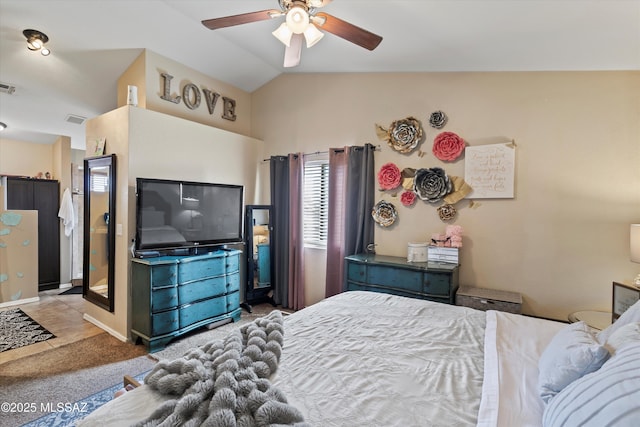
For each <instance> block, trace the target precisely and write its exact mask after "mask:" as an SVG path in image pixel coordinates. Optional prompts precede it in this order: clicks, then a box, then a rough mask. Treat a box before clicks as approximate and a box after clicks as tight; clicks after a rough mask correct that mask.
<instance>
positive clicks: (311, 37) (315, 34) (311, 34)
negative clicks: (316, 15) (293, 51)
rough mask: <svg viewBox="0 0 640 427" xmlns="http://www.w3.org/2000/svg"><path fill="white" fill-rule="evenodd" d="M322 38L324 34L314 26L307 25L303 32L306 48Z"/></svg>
mask: <svg viewBox="0 0 640 427" xmlns="http://www.w3.org/2000/svg"><path fill="white" fill-rule="evenodd" d="M323 37H324V33H323V32H322V31H320V30H318V29H317V28H316V26H315V25H313V24H309V26H308V27H307V29H306V30H304V39H305V40H306V41H307V48H310V47H311V46H313V45H315V44H316V43H318V42H319V41H320V40H321V39H322V38H323Z"/></svg>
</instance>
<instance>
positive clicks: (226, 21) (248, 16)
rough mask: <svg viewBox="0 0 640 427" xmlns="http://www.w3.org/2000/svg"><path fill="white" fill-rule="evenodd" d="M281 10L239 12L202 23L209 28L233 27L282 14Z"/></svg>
mask: <svg viewBox="0 0 640 427" xmlns="http://www.w3.org/2000/svg"><path fill="white" fill-rule="evenodd" d="M282 14H283V13H282V11H280V10H276V9H268V10H261V11H259V12H249V13H241V14H240V15H232V16H225V17H222V18H213V19H206V20H204V21H202V25H204V26H205V27H207V28H209V29H210V30H217V29H219V28H225V27H233V26H234V25H241V24H249V23H251V22H258V21H266V20H267V19H271V18H275V17H277V16H282Z"/></svg>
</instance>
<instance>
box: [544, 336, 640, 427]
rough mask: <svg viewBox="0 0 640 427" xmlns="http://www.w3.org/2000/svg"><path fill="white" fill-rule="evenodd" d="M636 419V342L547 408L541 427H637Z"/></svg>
mask: <svg viewBox="0 0 640 427" xmlns="http://www.w3.org/2000/svg"><path fill="white" fill-rule="evenodd" d="M638 420H640V342H636V343H632V344H630V345H625V346H624V347H622V348H620V349H619V350H618V351H617V352H616V354H615V356H613V357H612V358H611V359H609V360H608V361H607V362H606V363H605V364H604V365H602V367H601V368H600V369H599V370H597V371H596V372H593V373H591V374H588V375H585V376H584V377H582V378H580V379H578V380H576V381H574V382H573V383H571V384H570V385H568V386H567V387H566V388H565V389H564V390H562V391H561V392H560V393H558V395H556V397H554V398H553V399H552V400H551V402H549V404H548V405H547V407H546V408H545V411H544V415H543V417H542V425H543V426H544V427H573V426H581V427H603V426H616V427H637V426H638V425H639V423H638Z"/></svg>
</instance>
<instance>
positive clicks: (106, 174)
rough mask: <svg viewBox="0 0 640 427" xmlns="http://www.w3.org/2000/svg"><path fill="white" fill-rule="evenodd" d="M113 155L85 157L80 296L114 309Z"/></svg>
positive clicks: (114, 165) (114, 182)
mask: <svg viewBox="0 0 640 427" xmlns="http://www.w3.org/2000/svg"><path fill="white" fill-rule="evenodd" d="M115 171H116V156H115V154H110V155H108V156H100V157H91V158H88V159H85V160H84V225H85V226H84V260H83V278H82V279H83V280H82V282H83V288H82V295H83V296H84V298H85V299H86V300H87V301H90V302H92V303H94V304H96V305H98V306H100V307H102V308H104V309H105V310H109V311H111V312H112V311H113V302H114V295H113V288H114V276H113V273H114V262H115V259H114V252H115V221H114V219H115V212H116V210H115V208H116V207H115V203H116V188H115V184H116V172H115Z"/></svg>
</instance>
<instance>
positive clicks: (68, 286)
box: [59, 283, 73, 289]
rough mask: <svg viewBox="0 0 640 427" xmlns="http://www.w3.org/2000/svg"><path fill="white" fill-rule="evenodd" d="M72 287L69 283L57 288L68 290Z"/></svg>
mask: <svg viewBox="0 0 640 427" xmlns="http://www.w3.org/2000/svg"><path fill="white" fill-rule="evenodd" d="M72 286H73V285H72V284H71V283H61V284H60V286H59V288H60V289H67V288H70V287H72Z"/></svg>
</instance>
